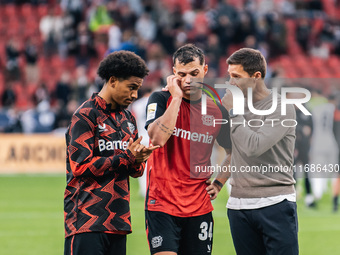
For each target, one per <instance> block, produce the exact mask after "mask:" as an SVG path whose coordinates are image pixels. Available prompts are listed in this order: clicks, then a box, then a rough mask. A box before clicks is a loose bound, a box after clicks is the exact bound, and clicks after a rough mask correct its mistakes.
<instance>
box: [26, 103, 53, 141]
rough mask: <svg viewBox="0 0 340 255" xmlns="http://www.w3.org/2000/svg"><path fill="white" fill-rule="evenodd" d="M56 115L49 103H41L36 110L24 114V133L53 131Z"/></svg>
mask: <svg viewBox="0 0 340 255" xmlns="http://www.w3.org/2000/svg"><path fill="white" fill-rule="evenodd" d="M54 122H55V114H54V112H53V111H51V108H50V104H49V102H48V101H45V100H44V101H42V102H40V103H39V104H38V105H37V106H36V108H34V109H29V110H27V111H25V112H24V113H23V114H22V117H21V125H22V127H23V131H24V133H27V134H31V133H47V132H51V131H52V130H53V125H54Z"/></svg>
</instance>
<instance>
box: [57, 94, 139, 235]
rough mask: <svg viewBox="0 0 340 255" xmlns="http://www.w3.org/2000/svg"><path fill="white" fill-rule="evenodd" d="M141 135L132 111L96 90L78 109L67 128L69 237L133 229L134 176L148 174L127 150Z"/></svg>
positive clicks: (124, 232)
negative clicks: (131, 179)
mask: <svg viewBox="0 0 340 255" xmlns="http://www.w3.org/2000/svg"><path fill="white" fill-rule="evenodd" d="M130 137H132V138H133V139H134V140H136V139H137V138H138V130H137V125H136V120H135V118H134V117H133V116H132V114H131V113H130V112H129V111H128V110H124V109H118V110H115V111H111V105H109V104H106V101H105V100H104V99H102V98H101V97H99V96H98V95H97V94H93V96H92V98H91V99H89V100H87V101H86V102H85V103H84V104H83V105H82V106H80V107H79V108H78V110H77V111H76V112H75V113H74V114H73V117H72V121H71V123H70V126H69V128H68V130H67V132H66V145H67V158H66V168H67V173H66V176H67V186H66V190H65V195H64V217H65V235H66V237H68V236H71V235H74V234H78V233H84V232H105V233H114V234H128V233H131V216H130V207H129V201H130V192H129V190H130V187H129V176H132V177H138V176H141V175H142V174H143V171H144V167H145V163H141V164H137V163H135V157H134V156H133V154H132V153H131V152H130V151H129V150H128V149H126V148H127V146H128V143H129V138H130Z"/></svg>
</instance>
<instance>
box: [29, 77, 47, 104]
mask: <svg viewBox="0 0 340 255" xmlns="http://www.w3.org/2000/svg"><path fill="white" fill-rule="evenodd" d="M50 99H51V98H50V93H49V91H48V89H47V87H46V84H45V83H44V82H41V83H40V84H39V85H38V87H37V89H36V90H35V92H34V94H33V102H34V104H35V105H37V104H39V103H40V102H42V101H47V102H50Z"/></svg>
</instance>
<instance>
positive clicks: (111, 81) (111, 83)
mask: <svg viewBox="0 0 340 255" xmlns="http://www.w3.org/2000/svg"><path fill="white" fill-rule="evenodd" d="M117 81H118V79H117V77H115V76H111V77H110V79H109V82H108V83H109V86H110V87H112V88H114V87H115V86H116V84H117Z"/></svg>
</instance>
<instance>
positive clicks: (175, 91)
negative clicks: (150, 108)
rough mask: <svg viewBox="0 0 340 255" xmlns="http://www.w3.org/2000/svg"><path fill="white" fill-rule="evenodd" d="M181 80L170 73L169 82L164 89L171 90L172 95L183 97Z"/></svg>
mask: <svg viewBox="0 0 340 255" xmlns="http://www.w3.org/2000/svg"><path fill="white" fill-rule="evenodd" d="M180 85H181V81H180V79H178V78H177V77H176V76H175V75H170V76H168V78H167V84H166V86H165V88H163V89H162V90H163V91H169V92H170V94H171V96H172V97H174V98H175V97H178V98H182V97H183V91H182V89H181V86H180Z"/></svg>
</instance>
